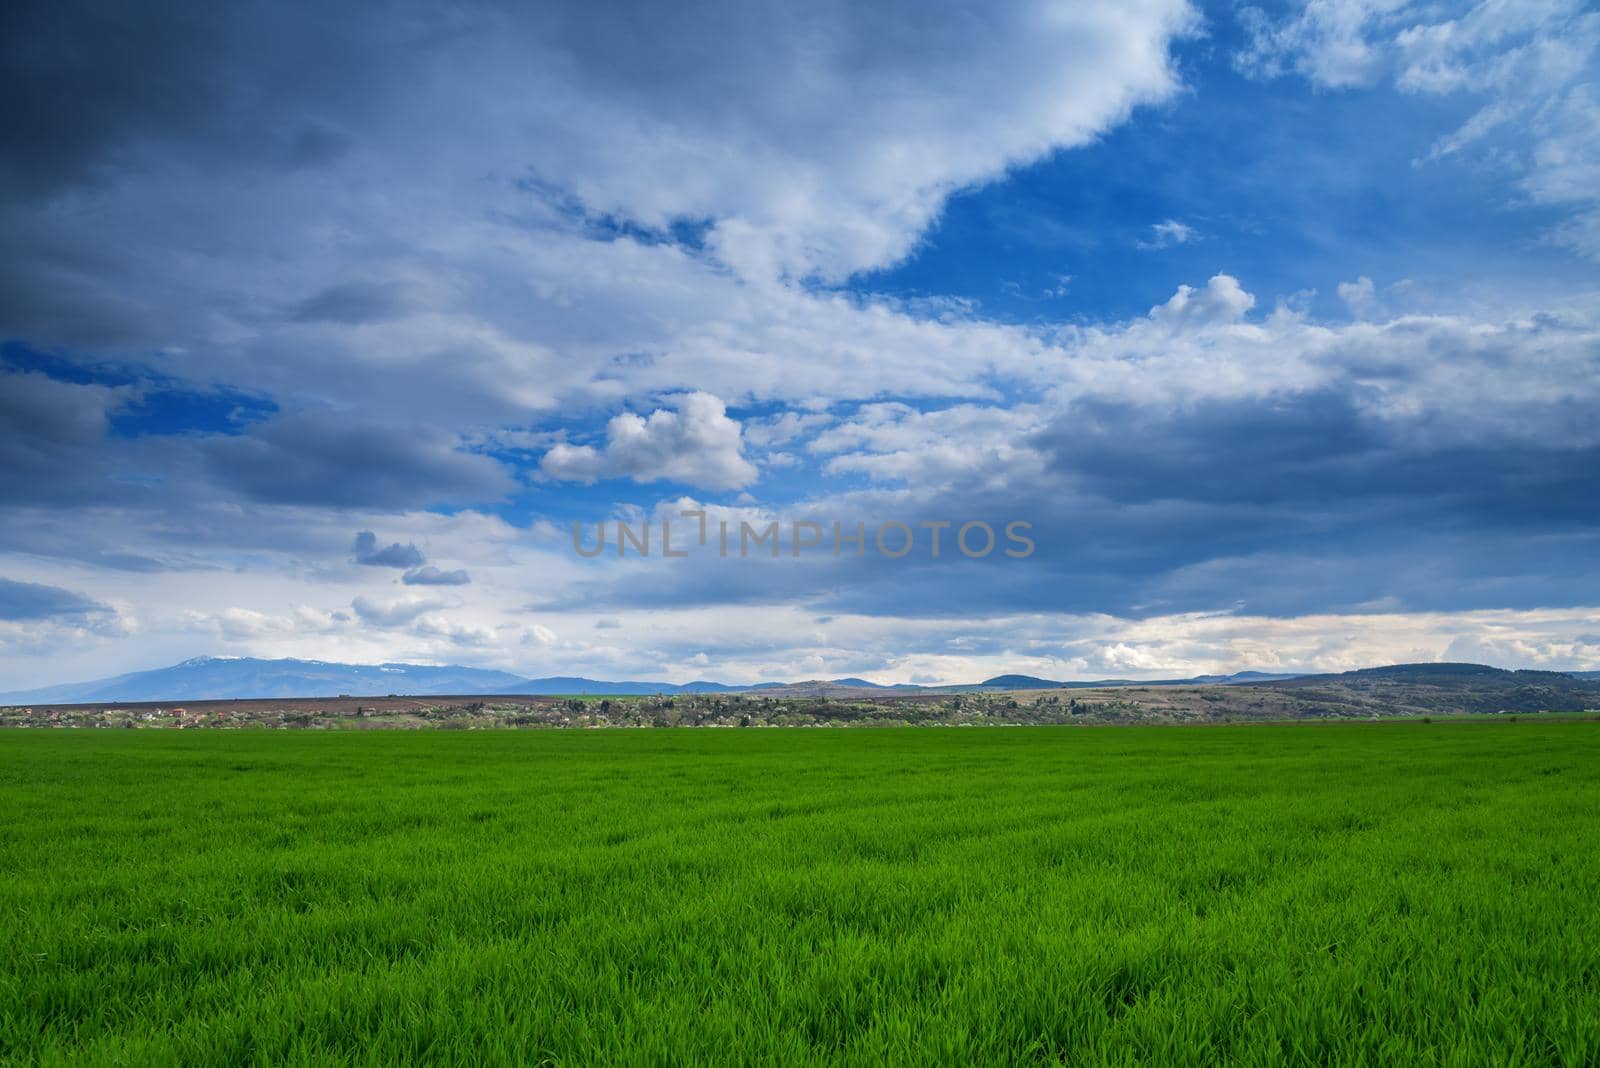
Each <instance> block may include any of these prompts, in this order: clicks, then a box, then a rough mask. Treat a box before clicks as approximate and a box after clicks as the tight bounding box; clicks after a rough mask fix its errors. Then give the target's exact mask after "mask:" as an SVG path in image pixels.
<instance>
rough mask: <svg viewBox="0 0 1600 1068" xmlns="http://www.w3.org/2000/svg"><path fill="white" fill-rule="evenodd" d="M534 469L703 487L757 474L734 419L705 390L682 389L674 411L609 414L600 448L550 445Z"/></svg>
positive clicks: (734, 484)
mask: <svg viewBox="0 0 1600 1068" xmlns="http://www.w3.org/2000/svg"><path fill="white" fill-rule="evenodd" d="M540 470H541V471H542V472H543V473H544V474H545V475H546V476H548V477H550V478H558V479H567V480H578V481H584V482H592V481H594V480H595V479H599V478H622V477H626V478H631V479H633V480H634V481H635V482H656V481H659V480H661V479H670V480H672V481H675V482H683V483H686V484H688V485H691V486H698V487H701V488H704V489H739V488H740V487H742V486H747V485H749V484H750V483H752V482H754V481H755V480H756V477H757V474H758V472H757V470H756V467H755V465H754V464H752V463H751V462H750V461H749V460H746V459H745V458H744V448H743V442H742V441H741V439H740V427H739V423H738V422H737V421H736V420H734V419H731V418H729V417H728V412H727V408H726V406H725V405H724V404H723V403H722V401H721V400H720V399H718V398H717V397H714V396H712V395H711V394H709V393H688V394H685V395H684V396H682V397H681V398H679V400H678V409H677V411H670V410H668V409H665V408H659V409H657V410H656V411H654V412H652V413H650V415H649V416H648V417H640V416H638V415H635V414H634V413H632V412H624V413H622V414H621V415H618V416H615V417H614V418H612V420H611V421H610V422H609V423H608V424H606V443H605V446H604V447H603V448H601V449H596V448H594V447H592V446H589V445H567V444H560V445H556V446H555V447H554V448H552V449H551V450H550V451H549V452H547V453H545V455H544V459H543V460H542V461H541V462H540Z"/></svg>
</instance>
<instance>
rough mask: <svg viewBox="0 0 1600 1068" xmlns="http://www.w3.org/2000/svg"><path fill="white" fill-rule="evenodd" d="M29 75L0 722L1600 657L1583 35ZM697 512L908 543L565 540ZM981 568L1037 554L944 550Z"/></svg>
mask: <svg viewBox="0 0 1600 1068" xmlns="http://www.w3.org/2000/svg"><path fill="white" fill-rule="evenodd" d="M0 49H3V51H0V57H3V58H0V91H4V92H5V95H6V97H7V99H8V100H11V101H13V102H15V104H14V106H12V107H8V109H7V115H6V117H5V119H4V120H3V121H0V138H3V139H4V142H5V145H4V151H3V152H0V232H3V234H4V237H5V241H6V247H7V248H8V249H9V250H11V251H12V255H11V256H9V257H8V258H7V262H6V263H5V264H4V266H3V267H0V690H5V689H13V688H15V689H20V688H23V687H26V686H32V685H39V684H46V683H51V682H57V681H63V680H67V679H73V678H84V677H92V676H98V675H109V674H113V673H116V672H119V671H125V670H132V669H137V668H143V667H150V666H155V665H159V664H163V663H167V662H171V661H175V660H178V659H183V658H186V657H189V656H194V655H200V654H236V655H245V654H248V655H258V656H280V655H281V656H314V657H319V658H323V659H341V660H350V661H361V662H376V661H383V660H412V661H424V662H434V663H466V664H473V665H481V666H492V667H499V668H503V669H506V670H513V671H522V672H526V673H528V674H530V675H550V674H566V675H575V674H587V675H591V676H595V677H610V678H623V677H629V678H638V677H661V678H669V679H672V680H675V681H684V680H687V679H690V678H694V677H712V678H718V679H725V680H728V681H754V680H758V679H800V678H811V677H836V676H844V675H859V676H866V677H870V678H874V679H877V680H880V681H885V682H890V681H919V682H931V681H971V680H973V679H976V678H981V677H984V676H986V675H990V674H995V673H999V672H1002V671H1023V672H1028V673H1032V674H1039V675H1046V676H1051V677H1058V678H1069V677H1070V678H1085V677H1103V676H1110V675H1116V676H1146V677H1162V676H1170V675H1174V674H1187V673H1199V672H1214V671H1230V670H1239V669H1244V668H1255V669H1280V670H1301V669H1306V670H1310V669H1319V670H1340V669H1344V668H1350V667H1359V666H1366V665H1369V664H1374V663H1381V662H1392V661H1400V660H1432V659H1467V660H1475V661H1480V662H1488V663H1494V664H1500V665H1503V666H1513V667H1523V666H1525V667H1555V668H1600V609H1597V608H1596V606H1597V605H1600V578H1597V576H1596V573H1595V570H1594V568H1593V566H1592V561H1593V560H1594V559H1596V558H1597V552H1596V551H1597V549H1600V505H1597V504H1596V502H1597V501H1600V474H1597V472H1600V429H1597V424H1596V422H1595V420H1594V418H1593V412H1594V411H1595V410H1596V404H1597V402H1600V373H1597V372H1600V288H1597V281H1600V194H1597V193H1596V192H1595V191H1596V190H1597V189H1600V152H1597V148H1596V146H1597V145H1600V77H1597V71H1600V60H1597V56H1600V14H1597V13H1595V12H1594V11H1592V10H1588V9H1586V7H1585V6H1584V5H1582V4H1576V3H1564V2H1562V0H1550V2H1546V3H1538V4H1523V5H1499V4H1480V5H1474V4H1456V5H1448V4H1446V5H1440V4H1434V3H1406V2H1404V0H1381V2H1375V0H1318V2H1316V3H1312V4H1309V5H1303V6H1302V5H1297V4H1286V5H1276V6H1272V7H1268V8H1255V7H1250V6H1235V5H1226V4H1218V5H1200V6H1191V5H1188V4H1185V3H1182V2H1179V0H1148V2H1143V3H1132V4H1129V3H1118V4H1107V5H1095V4H1070V5H1052V4H1042V3H1000V4H988V5H964V4H941V5H934V6H931V7H930V6H928V5H906V6H904V7H902V6H900V5H895V4H888V5H872V6H865V7H864V6H861V5H850V4H845V3H838V4H830V3H824V4H821V5H815V6H813V7H808V9H807V14H806V17H805V18H804V19H799V18H798V17H797V15H796V14H795V10H794V9H793V8H790V7H787V6H786V5H782V4H760V3H757V4H749V5H740V6H739V7H738V8H736V9H729V8H727V7H726V6H723V5H711V4H707V5H698V4H685V5H672V6H670V7H660V6H655V5H638V6H635V7H629V6H627V5H622V6H613V7H607V8H605V9H604V10H599V9H595V8H593V7H592V6H589V5H576V4H573V5H566V4H560V3H552V4H543V5H535V6H533V7H526V8H525V7H514V6H510V5H507V6H505V7H500V6H497V5H493V4H490V5H482V6H479V7H477V8H474V9H473V10H472V11H470V12H463V11H456V12H448V13H445V12H440V11H436V10H433V9H431V8H429V7H428V6H425V5H416V6H412V5H406V4H402V5H398V6H396V7H395V8H394V9H392V10H390V11H387V12H386V13H385V14H384V15H383V16H381V17H380V16H378V15H375V14H365V13H361V12H358V11H354V10H351V11H339V12H333V13H330V12H327V11H324V10H320V9H318V8H316V7H315V6H311V5H306V6H303V7H302V6H300V5H293V4H291V5H284V6H279V7H275V8H273V9H271V10H266V9H260V10H245V9H235V10H231V11H223V10H217V11H201V10H199V9H196V10H193V11H190V12H188V13H187V14H183V13H175V12H153V13H152V12H144V13H139V14H132V13H130V12H128V11H127V10H125V9H123V8H122V7H120V6H117V5H109V4H108V5H92V4H91V5H83V6H79V7H76V8H73V9H71V10H67V9H64V8H61V7H59V6H56V5H42V4H41V5H27V4H25V5H23V6H22V7H20V8H18V9H17V14H16V16H15V32H8V34H7V35H6V41H5V44H4V45H3V46H0ZM158 75H159V76H158ZM683 510H700V511H706V512H707V513H708V514H709V516H710V517H711V521H712V522H713V523H715V522H718V521H726V522H729V523H731V524H733V526H734V528H735V530H737V527H738V524H739V523H740V522H750V523H752V524H755V525H757V526H764V524H766V523H769V522H774V521H776V522H779V523H780V525H782V526H783V527H784V528H785V529H788V530H790V531H791V532H792V524H793V523H794V522H796V521H818V522H820V523H822V524H823V525H824V527H825V528H826V527H830V526H831V524H832V523H833V522H835V521H837V522H840V523H842V524H843V525H844V526H845V527H846V528H851V527H853V526H854V524H856V523H858V522H859V523H862V524H863V525H864V526H865V527H866V528H867V529H868V530H869V531H871V530H876V529H877V528H878V526H879V525H881V524H883V523H885V522H893V523H904V524H906V525H907V526H908V527H909V528H911V529H912V530H914V531H919V532H922V536H921V538H920V540H919V541H918V542H917V544H916V547H915V550H914V551H913V552H912V553H910V554H908V555H907V556H906V557H904V558H899V559H889V558H886V557H885V556H883V555H882V554H879V553H877V552H868V553H866V554H864V555H863V556H860V557H855V556H852V555H850V554H849V553H845V554H842V555H841V556H839V557H837V558H835V557H834V556H833V555H832V554H831V553H827V552H823V553H818V554H812V555H808V556H805V557H804V558H799V559H796V558H794V557H793V556H792V555H791V554H789V553H788V551H787V542H786V543H785V551H784V553H783V554H782V555H781V556H780V558H779V559H777V560H773V559H770V558H760V559H744V560H740V559H737V558H735V559H723V558H721V557H719V556H717V555H716V554H715V553H713V552H703V551H702V552H695V553H691V555H690V556H689V557H688V558H686V559H682V560H679V559H670V560H669V559H663V558H660V557H659V556H658V555H657V556H653V557H651V558H645V559H640V558H636V557H633V558H623V559H618V558H616V557H615V556H614V555H613V554H607V555H606V556H604V557H602V558H599V559H594V560H589V559H585V558H583V557H581V556H579V555H578V554H577V553H575V552H574V551H573V548H572V544H571V525H572V523H573V522H574V521H580V522H583V523H585V524H588V525H589V526H590V527H591V528H592V526H593V525H594V524H595V523H598V522H601V521H610V522H611V523H612V524H613V529H614V524H615V522H617V521H618V520H622V521H629V522H632V523H635V524H638V523H641V522H644V521H646V520H650V521H653V522H654V523H655V524H656V529H657V531H658V535H657V536H658V537H659V524H660V523H661V522H662V521H672V522H677V523H682V524H685V525H684V526H683V527H681V528H680V529H679V532H678V533H681V532H682V531H684V530H687V529H688V526H687V524H688V522H689V521H688V520H684V519H682V518H681V516H680V512H682V511H683ZM969 521H981V522H985V523H988V524H990V525H991V526H992V527H993V528H995V529H997V530H998V529H1001V528H1003V526H1004V524H1005V523H1007V522H1013V521H1021V522H1026V523H1028V524H1029V528H1028V529H1029V530H1030V531H1031V532H1032V537H1033V541H1034V544H1035V549H1034V551H1033V552H1032V553H1031V554H1030V555H1028V556H1027V557H1026V558H1020V559H1015V558H1007V557H1005V556H1003V555H1001V554H992V555H990V556H987V557H985V558H983V559H968V558H966V557H964V556H961V555H960V554H958V553H952V552H950V551H948V543H947V550H946V552H945V553H944V554H943V555H942V556H941V557H939V558H933V557H932V556H931V554H930V553H929V552H928V549H929V544H928V541H927V533H928V532H929V531H930V530H931V529H932V528H929V527H924V526H922V524H925V523H940V522H950V523H952V524H953V525H954V526H957V527H958V526H960V525H961V524H962V523H965V522H969ZM678 533H675V535H674V536H675V538H676V537H677V536H678ZM949 536H950V535H949V534H948V533H947V534H946V537H949Z"/></svg>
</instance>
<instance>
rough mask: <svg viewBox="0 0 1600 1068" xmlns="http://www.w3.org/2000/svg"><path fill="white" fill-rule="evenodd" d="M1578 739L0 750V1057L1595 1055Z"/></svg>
mask: <svg viewBox="0 0 1600 1068" xmlns="http://www.w3.org/2000/svg"><path fill="white" fill-rule="evenodd" d="M1597 778H1600V724H1595V723H1592V722H1568V723H1551V722H1546V723H1531V722H1527V721H1522V722H1517V723H1511V722H1505V721H1501V722H1454V723H1434V724H1422V723H1391V724H1372V725H1329V726H1266V727H1261V726H1257V727H1234V728H1123V729H1092V728H1079V729H1074V728H1025V729H1000V728H995V729H971V730H954V729H948V730H940V729H925V730H878V731H872V730H831V731H830V730H811V731H801V730H791V731H779V730H765V731H757V730H753V731H737V730H723V731H713V730H702V731H688V730H679V731H648V730H646V731H530V732H477V733H455V732H431V733H400V732H395V733H363V734H353V733H349V734H347V733H318V734H310V733H300V732H250V731H231V732H230V731H216V732H158V731H118V732H112V731H13V732H7V733H5V734H4V735H0V813H3V817H0V820H3V822H0V835H3V837H0V947H3V953H4V962H3V964H0V1013H3V1023H0V1060H3V1061H4V1062H5V1063H8V1064H16V1063H22V1064H27V1063H40V1062H42V1063H67V1062H72V1063H123V1064H133V1065H160V1064H184V1065H199V1064H216V1063H271V1064H281V1063H290V1064H302V1063H324V1062H326V1063H342V1062H355V1063H370V1064H400V1063H425V1062H435V1063H437V1062H447V1063H451V1062H453V1063H461V1064H467V1063H491V1062H494V1063H505V1064H532V1063H553V1064H600V1063H604V1064H619V1063H639V1064H667V1063H674V1064H687V1063H712V1062H717V1063H721V1062H727V1063H737V1064H774V1065H796V1064H804V1063H808V1062H833V1063H860V1064H879V1063H910V1062H938V1063H948V1064H963V1065H964V1064H977V1063H996V1062H1019V1061H1020V1062H1049V1063H1067V1064H1074V1065H1076V1064H1099V1063H1110V1064H1124V1063H1159V1064H1190V1063H1192V1064H1213V1063H1217V1062H1219V1061H1226V1062H1228V1063H1233V1064H1325V1063H1348V1064H1396V1065H1401V1064H1403V1065H1428V1064H1450V1065H1488V1064H1567V1065H1585V1064H1587V1065H1592V1064H1596V1063H1600V911H1597V908H1596V892H1597V890H1600V850H1597V849H1596V846H1597V845H1600V787H1597Z"/></svg>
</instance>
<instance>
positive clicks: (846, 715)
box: [0, 693, 1215, 730]
mask: <svg viewBox="0 0 1600 1068" xmlns="http://www.w3.org/2000/svg"><path fill="white" fill-rule="evenodd" d="M1202 706H1203V703H1202ZM1211 719H1215V717H1213V716H1209V715H1207V714H1206V711H1201V712H1199V713H1198V714H1189V713H1184V712H1182V711H1181V710H1177V709H1173V708H1171V707H1165V706H1164V705H1155V704H1150V705H1145V704H1142V703H1141V702H1140V701H1139V700H1138V699H1137V697H1136V696H1135V695H1131V694H1122V693H1119V694H1117V695H1116V697H1115V699H1111V700H1081V699H1079V698H1077V697H1073V696H1064V695H1062V694H1059V693H1042V694H1027V695H1015V694H1005V693H998V694H944V695H939V696H937V697H916V698H910V697H894V698H877V699H871V700H869V699H835V698H829V697H785V698H774V697H768V696H762V695H747V694H673V695H654V696H642V697H639V696H618V697H604V696H583V697H440V698H426V697H408V698H387V699H385V698H354V697H347V696H341V697H338V698H281V699H253V700H240V701H198V702H188V703H186V704H183V705H177V704H136V705H116V704H96V705H58V706H43V705H39V706H15V707H4V708H0V727H34V728H54V727H59V728H83V729H121V730H129V729H132V730H219V729H223V730H238V729H291V730H427V729H445V730H491V729H516V728H540V727H545V728H550V727H567V728H604V727H635V728H637V727H728V728H749V727H834V726H900V725H906V726H938V725H944V726H975V725H986V724H988V725H992V724H1053V723H1128V722H1185V721H1188V722H1194V721H1205V720H1211Z"/></svg>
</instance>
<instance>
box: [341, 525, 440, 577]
mask: <svg viewBox="0 0 1600 1068" xmlns="http://www.w3.org/2000/svg"><path fill="white" fill-rule="evenodd" d="M350 551H351V552H352V553H353V554H354V555H355V561H356V563H358V564H365V565H366V566H367V567H395V568H408V567H420V566H422V559H423V558H422V552H421V550H419V549H418V548H417V547H416V546H415V545H413V544H410V543H409V542H408V543H407V544H405V545H401V544H400V543H399V542H397V541H396V542H391V543H390V544H388V545H385V546H383V547H382V548H381V549H380V548H379V547H378V536H377V535H376V534H374V533H373V532H372V531H370V530H363V531H362V532H361V533H359V534H357V535H356V540H355V544H354V545H352V546H351V547H350Z"/></svg>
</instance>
